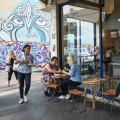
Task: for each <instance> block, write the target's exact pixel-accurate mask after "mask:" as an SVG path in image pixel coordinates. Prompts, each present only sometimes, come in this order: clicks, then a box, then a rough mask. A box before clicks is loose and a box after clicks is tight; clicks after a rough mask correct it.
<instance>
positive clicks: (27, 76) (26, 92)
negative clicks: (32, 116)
mask: <svg viewBox="0 0 120 120" xmlns="http://www.w3.org/2000/svg"><path fill="white" fill-rule="evenodd" d="M30 84H31V73H26V74H25V85H26V86H25V96H27V94H28V91H29V89H30Z"/></svg>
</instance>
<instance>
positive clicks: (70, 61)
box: [67, 56, 76, 66]
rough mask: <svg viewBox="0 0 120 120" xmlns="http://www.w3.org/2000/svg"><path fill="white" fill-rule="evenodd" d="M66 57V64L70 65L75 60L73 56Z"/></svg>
mask: <svg viewBox="0 0 120 120" xmlns="http://www.w3.org/2000/svg"><path fill="white" fill-rule="evenodd" d="M67 59H68V64H69V65H70V66H71V65H72V64H73V63H75V62H76V60H75V58H74V57H73V56H68V57H67Z"/></svg>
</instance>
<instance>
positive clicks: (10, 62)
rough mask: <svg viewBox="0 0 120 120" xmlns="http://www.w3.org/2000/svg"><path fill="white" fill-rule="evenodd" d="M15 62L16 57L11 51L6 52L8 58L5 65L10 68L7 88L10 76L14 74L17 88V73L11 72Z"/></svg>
mask: <svg viewBox="0 0 120 120" xmlns="http://www.w3.org/2000/svg"><path fill="white" fill-rule="evenodd" d="M15 60H16V55H15V53H14V51H13V50H9V51H8V57H7V59H6V65H9V66H10V70H9V71H8V86H10V81H11V77H12V74H13V72H14V74H15V77H16V80H17V88H19V80H18V72H17V71H14V70H13V65H14V61H15Z"/></svg>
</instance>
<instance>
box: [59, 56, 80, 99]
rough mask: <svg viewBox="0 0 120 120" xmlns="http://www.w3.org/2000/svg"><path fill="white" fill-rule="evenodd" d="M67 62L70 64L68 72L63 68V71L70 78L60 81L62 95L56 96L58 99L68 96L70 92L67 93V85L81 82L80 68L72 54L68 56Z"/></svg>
mask: <svg viewBox="0 0 120 120" xmlns="http://www.w3.org/2000/svg"><path fill="white" fill-rule="evenodd" d="M68 64H69V66H70V70H69V72H66V71H65V70H63V73H64V74H67V75H69V76H70V79H66V80H63V81H61V89H62V95H61V96H59V97H58V98H59V99H69V98H70V94H68V86H70V87H71V86H78V85H80V84H81V79H80V68H79V67H78V66H77V64H76V60H75V59H74V57H73V56H69V57H68Z"/></svg>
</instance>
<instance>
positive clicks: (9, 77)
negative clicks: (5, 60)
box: [8, 67, 13, 86]
mask: <svg viewBox="0 0 120 120" xmlns="http://www.w3.org/2000/svg"><path fill="white" fill-rule="evenodd" d="M12 74H13V70H12V68H11V67H10V72H8V86H10V80H11V77H12Z"/></svg>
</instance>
